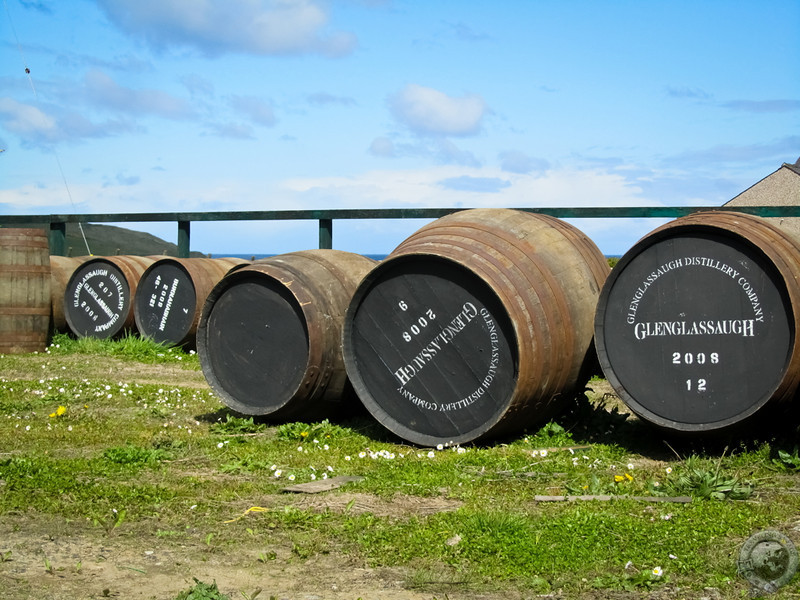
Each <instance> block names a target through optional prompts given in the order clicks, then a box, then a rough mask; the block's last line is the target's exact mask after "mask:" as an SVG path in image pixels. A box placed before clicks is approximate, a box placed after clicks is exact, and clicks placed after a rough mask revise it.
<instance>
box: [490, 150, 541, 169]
mask: <svg viewBox="0 0 800 600" xmlns="http://www.w3.org/2000/svg"><path fill="white" fill-rule="evenodd" d="M500 161H501V166H502V169H503V171H509V172H511V173H532V172H543V171H546V170H547V169H549V168H550V163H549V162H548V161H547V160H545V159H544V158H534V157H532V156H528V155H527V154H525V153H524V152H520V151H519V150H508V151H507V152H501V153H500Z"/></svg>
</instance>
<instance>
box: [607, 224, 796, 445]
mask: <svg viewBox="0 0 800 600" xmlns="http://www.w3.org/2000/svg"><path fill="white" fill-rule="evenodd" d="M793 324H794V316H793V311H792V307H791V303H790V301H789V299H788V295H787V289H786V285H785V283H784V280H783V278H782V276H781V274H780V272H779V271H778V270H777V268H776V267H775V265H774V264H773V263H772V262H771V261H770V260H769V259H768V258H767V257H766V256H765V255H764V253H763V252H762V251H761V250H760V249H759V248H758V247H756V246H755V245H754V244H751V243H750V242H749V241H747V240H745V239H743V238H741V237H738V236H735V235H728V234H726V233H725V232H722V231H720V230H714V231H707V230H706V231H704V230H703V229H701V228H692V227H687V228H675V229H672V230H668V231H667V232H666V233H665V234H663V235H657V236H653V238H652V239H648V238H645V239H644V240H643V241H641V242H639V244H638V245H637V246H635V247H634V248H633V249H632V250H631V251H630V252H629V253H628V254H626V255H625V256H624V257H623V258H622V260H620V262H619V263H618V264H617V266H616V267H615V268H614V269H613V270H612V272H611V276H610V277H609V279H608V280H607V282H606V285H605V287H604V288H603V291H602V293H601V296H600V301H599V303H598V310H597V315H596V321H595V338H596V341H597V350H598V356H599V358H600V362H601V365H602V367H603V371H604V373H605V374H606V377H607V378H608V380H609V382H610V383H611V384H612V386H613V387H614V388H615V390H616V391H617V393H618V394H619V395H620V398H621V399H622V400H623V401H624V402H625V403H626V404H627V405H628V406H629V407H630V408H631V409H632V410H633V411H634V412H635V413H637V414H638V415H639V416H640V417H642V418H644V419H645V420H647V421H649V422H651V423H654V424H656V425H659V426H662V427H665V428H668V429H672V430H675V431H681V432H702V431H712V430H721V429H724V428H726V427H729V426H733V425H737V424H740V423H742V422H743V421H744V420H745V419H748V418H749V417H750V416H752V415H754V414H755V413H756V412H757V411H758V410H759V409H760V408H762V407H763V406H764V405H765V404H766V403H767V402H769V400H770V398H771V397H772V395H773V394H774V392H775V390H776V388H777V387H778V385H779V384H780V383H781V381H782V380H783V378H784V376H785V374H786V369H787V365H788V363H789V360H790V358H791V356H792V348H793V345H794V335H795V331H794V325H793Z"/></svg>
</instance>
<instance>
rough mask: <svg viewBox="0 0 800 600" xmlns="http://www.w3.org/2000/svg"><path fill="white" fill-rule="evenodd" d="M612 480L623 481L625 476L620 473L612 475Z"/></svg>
mask: <svg viewBox="0 0 800 600" xmlns="http://www.w3.org/2000/svg"><path fill="white" fill-rule="evenodd" d="M614 481H615V482H617V483H620V482H622V481H625V478H624V477H623V476H622V475H614Z"/></svg>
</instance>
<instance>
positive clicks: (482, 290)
mask: <svg viewBox="0 0 800 600" xmlns="http://www.w3.org/2000/svg"><path fill="white" fill-rule="evenodd" d="M607 274H608V263H607V262H606V260H605V257H604V256H603V255H602V254H601V253H600V251H599V250H598V249H597V247H596V246H595V245H594V244H593V243H592V242H591V240H589V239H588V238H587V237H586V236H585V235H584V234H582V233H581V232H580V231H579V230H577V229H576V228H575V227H573V226H571V225H569V224H567V223H566V222H564V221H560V220H558V219H555V218H552V217H548V216H544V215H534V214H530V213H525V212H521V211H516V210H510V209H475V210H468V211H462V212H457V213H454V214H451V215H448V216H446V217H442V218H440V219H438V220H436V221H434V222H432V223H430V224H428V225H426V226H425V227H423V228H421V229H420V230H418V231H417V232H416V233H414V234H412V235H411V236H410V237H409V238H408V239H406V240H405V241H404V242H402V243H401V244H400V245H399V246H398V247H397V248H396V249H395V250H394V251H393V252H392V253H391V254H390V255H389V256H388V257H387V258H386V259H385V260H384V261H382V262H381V263H380V264H379V265H378V266H377V267H375V269H373V270H372V271H371V272H370V273H369V274H368V275H367V277H366V278H365V279H364V281H363V282H362V284H361V285H360V286H359V288H358V290H357V291H356V293H355V296H354V298H353V301H352V303H351V305H350V308H349V310H348V313H347V316H346V318H345V331H344V338H343V347H344V357H345V364H346V366H347V372H348V375H349V377H350V379H351V381H352V382H353V387H354V389H355V391H356V393H357V394H358V396H359V398H360V399H361V401H362V402H363V403H364V405H365V406H366V408H367V409H368V410H369V412H370V413H372V415H373V416H374V417H375V418H376V419H377V420H378V421H380V422H381V423H382V424H383V425H384V426H385V427H386V428H387V429H389V430H390V431H392V432H393V433H395V434H396V435H398V436H399V437H401V438H403V439H405V440H408V441H410V442H412V443H415V444H419V445H430V446H433V445H438V444H448V443H453V444H461V443H466V442H471V441H475V440H478V439H483V438H489V437H496V436H498V435H501V434H507V433H511V432H517V431H520V430H522V429H524V428H525V427H528V426H531V425H536V424H541V423H543V422H545V421H546V419H548V418H550V417H551V416H553V415H554V414H555V412H556V411H557V410H559V409H560V408H561V407H562V406H563V402H562V401H563V400H564V399H566V398H567V397H568V396H569V395H570V394H571V393H572V392H573V391H575V390H576V389H582V388H581V387H580V386H581V385H582V384H583V383H585V381H584V379H585V367H586V365H587V364H588V363H589V362H590V358H591V359H593V358H594V356H593V348H592V334H593V330H592V323H593V316H594V310H595V306H596V301H597V297H598V295H599V293H600V288H601V287H602V285H603V282H604V280H605V277H606V275H607Z"/></svg>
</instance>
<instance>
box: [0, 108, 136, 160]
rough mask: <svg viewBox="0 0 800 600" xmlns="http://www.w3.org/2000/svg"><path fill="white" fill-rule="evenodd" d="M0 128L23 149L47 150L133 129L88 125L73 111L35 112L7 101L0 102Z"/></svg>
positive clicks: (125, 124) (119, 123)
mask: <svg viewBox="0 0 800 600" xmlns="http://www.w3.org/2000/svg"><path fill="white" fill-rule="evenodd" d="M0 125H2V127H3V129H4V130H5V131H8V132H10V133H13V134H15V135H16V136H18V137H19V139H20V143H21V145H22V146H23V147H28V148H29V147H37V146H49V145H52V144H54V143H56V142H62V141H69V142H73V143H74V142H80V141H82V140H85V139H86V138H101V137H108V136H111V135H116V134H119V133H121V132H126V131H132V130H134V129H135V127H134V125H133V124H132V123H130V122H129V121H126V120H124V119H116V120H114V119H112V120H107V121H105V122H102V123H95V122H93V121H90V120H89V119H87V118H86V117H84V116H83V115H82V114H80V113H78V112H75V111H64V110H63V109H61V108H59V107H53V106H48V107H47V109H46V110H45V109H41V108H37V107H35V106H31V105H29V104H25V103H21V102H17V101H16V100H13V99H11V98H0Z"/></svg>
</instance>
